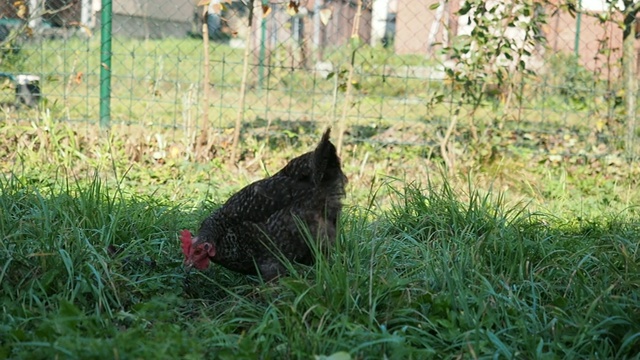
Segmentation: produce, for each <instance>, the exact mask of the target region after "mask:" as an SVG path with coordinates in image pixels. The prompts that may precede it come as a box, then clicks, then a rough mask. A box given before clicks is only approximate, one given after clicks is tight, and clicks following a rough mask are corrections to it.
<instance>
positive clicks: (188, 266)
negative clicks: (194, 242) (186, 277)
mask: <svg viewBox="0 0 640 360" xmlns="http://www.w3.org/2000/svg"><path fill="white" fill-rule="evenodd" d="M183 267H184V271H185V272H186V273H190V272H191V270H192V269H193V261H192V260H191V259H187V260H185V261H184V263H183Z"/></svg>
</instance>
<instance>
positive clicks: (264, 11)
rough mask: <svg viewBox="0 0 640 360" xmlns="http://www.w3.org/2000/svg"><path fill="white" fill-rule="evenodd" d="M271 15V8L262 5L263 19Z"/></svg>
mask: <svg viewBox="0 0 640 360" xmlns="http://www.w3.org/2000/svg"><path fill="white" fill-rule="evenodd" d="M269 14H271V6H269V5H262V17H267V16H269Z"/></svg>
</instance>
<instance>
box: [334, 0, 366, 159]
mask: <svg viewBox="0 0 640 360" xmlns="http://www.w3.org/2000/svg"><path fill="white" fill-rule="evenodd" d="M361 17H362V0H358V4H357V9H356V16H355V18H354V19H353V27H352V28H351V39H352V40H354V39H358V38H359V35H358V34H359V33H360V18H361ZM352 46H354V48H353V49H352V52H351V62H350V63H349V75H348V77H347V89H346V91H345V94H344V104H343V106H342V116H341V117H340V123H339V124H338V145H337V151H338V155H340V154H341V152H342V143H343V141H344V140H343V139H344V132H345V126H346V124H345V122H346V120H347V111H348V110H349V106H350V105H351V91H352V89H353V74H354V72H355V64H354V62H355V58H356V51H357V50H358V49H357V47H355V45H353V42H352Z"/></svg>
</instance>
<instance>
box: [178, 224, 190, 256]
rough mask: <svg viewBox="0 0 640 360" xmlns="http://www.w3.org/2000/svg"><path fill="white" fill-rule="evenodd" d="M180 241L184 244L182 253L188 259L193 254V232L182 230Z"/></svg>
mask: <svg viewBox="0 0 640 360" xmlns="http://www.w3.org/2000/svg"><path fill="white" fill-rule="evenodd" d="M180 241H181V242H182V253H183V254H184V257H185V258H188V257H189V253H190V252H191V231H189V230H182V233H181V236H180Z"/></svg>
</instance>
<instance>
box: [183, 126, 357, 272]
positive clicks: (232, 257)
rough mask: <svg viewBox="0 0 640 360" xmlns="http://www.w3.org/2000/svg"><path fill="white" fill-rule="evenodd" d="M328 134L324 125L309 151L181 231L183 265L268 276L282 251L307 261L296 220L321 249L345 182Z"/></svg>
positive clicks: (277, 267)
mask: <svg viewBox="0 0 640 360" xmlns="http://www.w3.org/2000/svg"><path fill="white" fill-rule="evenodd" d="M329 135H330V129H328V130H327V131H326V132H325V133H324V135H323V136H322V140H321V141H320V143H319V144H318V146H317V147H316V148H315V150H314V151H311V152H308V153H306V154H303V155H301V156H298V157H296V158H294V159H292V160H291V161H290V162H289V163H288V164H287V165H286V166H285V167H284V168H282V170H280V171H278V172H277V173H276V174H274V175H273V176H271V177H268V178H265V179H262V180H259V181H256V182H254V183H252V184H250V185H247V186H246V187H244V188H243V189H241V190H240V191H238V192H237V193H236V194H234V195H233V196H231V197H230V198H229V199H228V200H227V202H226V203H225V204H224V205H223V206H222V207H220V208H219V209H217V210H216V211H215V212H213V214H211V215H210V216H209V217H208V218H206V219H205V220H204V221H203V222H202V224H201V226H200V230H199V231H198V233H197V236H195V237H193V238H192V237H191V233H190V232H189V231H188V230H185V231H183V233H182V250H183V253H184V255H185V265H186V266H187V267H192V266H193V267H195V268H197V269H200V270H203V269H206V268H207V267H208V266H209V264H210V261H213V262H214V263H216V264H220V265H222V266H224V267H226V268H227V269H230V270H233V271H236V272H239V273H242V274H247V275H256V274H258V273H260V274H261V275H262V277H263V278H264V279H265V280H271V279H273V278H275V277H276V276H278V275H280V274H283V273H284V272H285V268H284V265H283V264H282V262H281V259H282V257H284V258H286V259H288V260H290V261H292V262H297V263H301V264H305V265H311V264H313V262H314V257H313V251H312V249H311V248H310V247H309V245H308V239H307V238H306V237H305V235H304V234H305V232H304V231H303V230H302V229H303V227H301V226H300V225H301V224H302V225H303V226H305V227H306V228H307V229H308V230H309V233H310V234H311V235H312V237H313V238H314V240H316V241H317V245H318V248H319V249H320V250H323V251H327V250H328V249H329V248H330V247H331V245H332V244H333V242H334V241H335V237H336V226H337V221H338V216H339V214H340V212H341V210H342V198H343V197H344V195H345V185H346V183H347V178H346V176H345V175H344V173H343V172H342V169H341V165H340V158H339V157H338V155H337V152H336V148H335V146H334V145H333V144H332V143H331V141H330V140H329Z"/></svg>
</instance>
